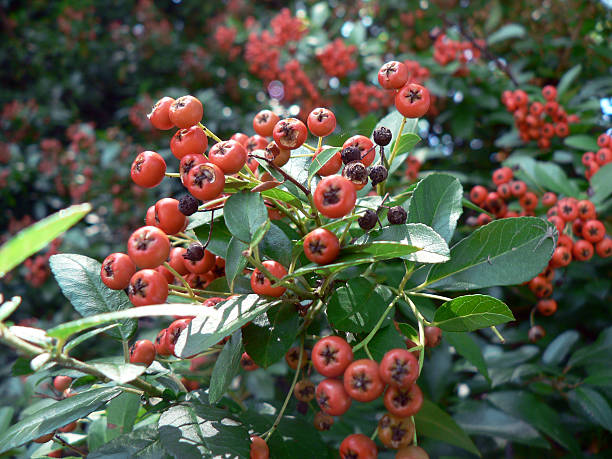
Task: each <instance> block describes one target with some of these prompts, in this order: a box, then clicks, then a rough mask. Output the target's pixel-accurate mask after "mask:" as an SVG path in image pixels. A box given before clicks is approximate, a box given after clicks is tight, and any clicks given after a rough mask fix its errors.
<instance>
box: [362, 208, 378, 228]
mask: <svg viewBox="0 0 612 459" xmlns="http://www.w3.org/2000/svg"><path fill="white" fill-rule="evenodd" d="M377 221H378V215H377V214H376V212H374V211H373V210H371V209H368V210H366V211H365V213H364V214H363V215H362V216H361V217H359V218H358V219H357V223H359V226H360V227H361V229H362V230H364V231H369V230H371V229H372V228H374V227H375V226H376V222H377Z"/></svg>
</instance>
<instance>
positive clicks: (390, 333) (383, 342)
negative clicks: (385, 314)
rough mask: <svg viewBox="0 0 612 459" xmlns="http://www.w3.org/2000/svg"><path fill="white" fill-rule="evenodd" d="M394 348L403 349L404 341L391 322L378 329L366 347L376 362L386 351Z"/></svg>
mask: <svg viewBox="0 0 612 459" xmlns="http://www.w3.org/2000/svg"><path fill="white" fill-rule="evenodd" d="M396 348H401V349H405V348H406V342H405V341H404V339H403V338H402V335H400V334H399V333H398V331H397V330H396V329H395V327H394V326H393V325H392V324H390V325H387V326H386V327H383V328H381V329H380V330H378V332H376V334H375V335H374V336H373V337H372V340H371V341H370V342H369V343H368V349H369V351H370V353H371V354H372V357H374V360H376V361H378V362H380V360H381V359H382V358H383V357H384V355H385V354H386V353H387V351H390V350H391V349H396Z"/></svg>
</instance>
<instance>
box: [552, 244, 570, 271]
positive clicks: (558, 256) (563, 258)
mask: <svg viewBox="0 0 612 459" xmlns="http://www.w3.org/2000/svg"><path fill="white" fill-rule="evenodd" d="M571 262H572V253H571V252H570V251H569V250H568V249H567V247H557V248H556V249H555V251H554V252H553V255H552V258H551V259H550V266H551V267H552V268H555V269H556V268H561V267H564V266H567V265H569V264H570V263H571Z"/></svg>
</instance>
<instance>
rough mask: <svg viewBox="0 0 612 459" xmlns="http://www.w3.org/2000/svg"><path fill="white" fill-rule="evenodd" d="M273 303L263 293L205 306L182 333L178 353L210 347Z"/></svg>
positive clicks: (198, 351) (186, 355)
mask: <svg viewBox="0 0 612 459" xmlns="http://www.w3.org/2000/svg"><path fill="white" fill-rule="evenodd" d="M272 305H273V303H270V302H269V301H268V300H266V299H264V298H261V297H260V296H259V295H240V296H236V297H234V298H232V299H229V300H226V301H224V302H223V303H220V304H219V306H218V308H203V310H202V313H201V314H199V315H198V316H197V317H196V318H195V319H193V320H192V321H191V322H190V323H189V326H188V327H187V328H186V329H185V330H184V331H183V333H181V336H180V337H179V339H178V341H177V343H176V348H175V349H176V352H177V354H178V355H179V356H181V357H189V356H191V355H195V354H198V353H200V352H202V351H203V350H205V349H208V348H209V347H210V346H212V345H213V344H217V343H218V342H219V341H221V340H222V339H223V338H225V337H226V336H228V335H231V334H232V333H233V332H234V331H236V330H237V329H239V328H240V327H242V326H243V325H244V324H246V323H247V322H249V321H251V320H253V318H254V317H257V316H258V315H259V314H261V313H262V312H264V311H265V310H267V309H268V308H269V307H270V306H272Z"/></svg>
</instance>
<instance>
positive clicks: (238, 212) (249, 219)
mask: <svg viewBox="0 0 612 459" xmlns="http://www.w3.org/2000/svg"><path fill="white" fill-rule="evenodd" d="M223 209H224V211H223V219H224V220H225V225H226V226H227V229H228V230H229V232H230V233H231V234H232V235H233V236H235V237H236V238H238V239H240V240H241V241H242V242H246V243H247V244H250V243H251V242H252V241H253V240H254V237H255V234H256V233H257V231H258V229H259V228H260V227H262V226H263V225H264V224H265V222H266V220H268V210H267V209H266V205H265V204H264V201H263V198H262V197H261V194H259V193H251V192H250V191H241V192H240V193H236V194H233V195H232V196H230V198H229V199H228V200H227V201H225V205H224V207H223Z"/></svg>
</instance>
